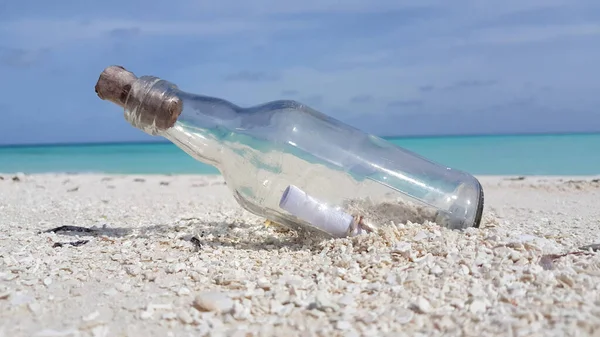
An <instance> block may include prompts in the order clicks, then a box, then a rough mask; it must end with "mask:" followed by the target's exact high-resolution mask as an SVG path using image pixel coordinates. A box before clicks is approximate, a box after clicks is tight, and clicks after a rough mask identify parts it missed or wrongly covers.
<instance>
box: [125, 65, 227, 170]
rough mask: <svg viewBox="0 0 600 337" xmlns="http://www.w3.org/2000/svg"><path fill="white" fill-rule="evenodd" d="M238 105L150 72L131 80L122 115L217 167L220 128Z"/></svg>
mask: <svg viewBox="0 0 600 337" xmlns="http://www.w3.org/2000/svg"><path fill="white" fill-rule="evenodd" d="M238 109H239V108H237V107H236V106H234V105H233V104H231V103H229V102H227V101H225V100H222V99H218V98H212V97H206V96H201V95H194V94H190V93H187V92H184V91H181V90H179V89H178V88H177V86H176V85H174V84H173V83H170V82H168V81H165V80H161V79H158V78H156V77H152V76H142V77H140V78H139V79H137V80H136V81H135V82H133V83H132V84H131V89H130V91H129V95H128V97H127V100H126V102H125V119H126V120H127V121H129V123H131V124H132V125H133V126H134V127H136V128H138V129H140V130H142V131H144V132H145V133H147V134H150V135H154V136H163V137H165V138H167V139H168V140H170V141H171V142H172V143H174V144H175V145H177V146H178V147H179V148H181V149H182V150H183V151H185V152H186V153H187V154H189V155H190V156H192V157H194V158H195V159H197V160H199V161H201V162H204V163H206V164H209V165H213V166H216V167H217V168H220V164H221V153H222V151H223V143H222V138H223V132H224V131H227V129H228V126H229V124H230V123H231V121H233V120H235V118H236V114H237V111H238Z"/></svg>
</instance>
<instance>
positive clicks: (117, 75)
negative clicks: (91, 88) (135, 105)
mask: <svg viewBox="0 0 600 337" xmlns="http://www.w3.org/2000/svg"><path fill="white" fill-rule="evenodd" d="M135 80H137V77H136V76H135V75H134V74H133V73H132V72H130V71H127V70H126V69H125V68H123V67H121V66H109V67H107V68H106V69H104V71H103V72H102V73H101V74H100V78H99V79H98V83H96V88H95V89H96V94H98V97H100V98H101V99H103V100H107V101H111V102H113V103H115V104H117V105H119V106H121V107H125V101H126V100H127V96H128V95H129V91H130V90H131V85H132V84H133V82H134V81H135Z"/></svg>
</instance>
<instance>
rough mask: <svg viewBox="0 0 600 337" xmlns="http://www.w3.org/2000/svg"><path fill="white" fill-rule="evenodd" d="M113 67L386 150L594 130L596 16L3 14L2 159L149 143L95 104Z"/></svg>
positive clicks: (267, 0) (407, 10)
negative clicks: (433, 137) (440, 138)
mask: <svg viewBox="0 0 600 337" xmlns="http://www.w3.org/2000/svg"><path fill="white" fill-rule="evenodd" d="M111 64H119V65H123V66H125V67H126V68H128V69H129V70H131V71H133V72H135V73H136V74H137V75H138V76H140V75H155V76H159V77H162V78H164V79H167V80H170V81H172V82H174V83H176V84H177V85H178V86H179V87H180V88H181V89H183V90H186V91H190V92H195V93H201V94H205V95H213V96H217V97H221V98H225V99H228V100H230V101H232V102H234V103H236V104H238V105H242V106H250V105H254V104H259V103H264V102H267V101H271V100H276V99H287V98H289V99H296V100H299V101H302V102H305V103H307V104H308V105H311V106H312V107H314V108H316V109H318V110H321V111H323V112H325V113H327V114H330V115H332V116H334V117H336V118H338V119H340V120H342V121H345V122H347V123H349V124H351V125H354V126H357V127H359V128H361V129H364V130H366V131H368V132H372V133H376V134H379V135H392V134H396V135H422V134H454V133H458V134H465V133H477V134H480V133H515V132H516V133H521V132H557V131H558V132H574V131H575V132H577V131H600V109H599V107H600V96H599V93H600V1H598V0H577V1H574V0H527V1H523V0H503V1H493V0H488V1H475V0H453V1H447V0H443V1H432V0H419V1H404V0H380V1H375V0H345V1H343V2H338V1H333V0H303V1H283V0H280V1H277V0H255V1H239V0H219V1H201V0H170V1H141V0H132V1H127V2H121V1H117V0H104V1H85V0H73V1H65V0H62V1H59V0H56V1H41V0H36V1H32V0H21V1H2V2H0V78H2V81H0V144H9V143H11V144H14V143H57V142H97V141H135V140H150V139H153V138H151V137H150V136H146V135H144V134H143V133H142V132H141V131H138V130H136V129H134V128H133V127H131V126H130V125H129V124H127V122H126V121H125V120H124V119H123V115H122V111H121V110H119V108H118V107H116V106H114V105H112V104H110V103H108V102H105V101H101V100H100V99H99V98H98V97H97V96H96V94H95V93H94V85H95V83H96V80H97V78H98V75H99V74H100V72H101V71H102V70H103V69H104V68H105V67H106V66H108V65H111Z"/></svg>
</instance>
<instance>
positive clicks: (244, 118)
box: [95, 66, 484, 237]
mask: <svg viewBox="0 0 600 337" xmlns="http://www.w3.org/2000/svg"><path fill="white" fill-rule="evenodd" d="M95 89H96V93H97V94H98V96H99V97H100V98H101V99H104V100H109V101H111V102H113V103H115V104H117V105H119V106H121V107H123V108H124V115H125V119H126V120H127V121H128V122H129V123H130V124H131V125H133V126H134V127H136V128H138V129H140V130H143V131H144V132H146V133H148V134H150V135H155V136H162V137H165V138H167V139H168V140H170V141H171V142H173V143H174V144H176V145H177V146H178V147H179V148H181V149H182V150H183V151H185V152H186V153H188V154H189V155H190V156H192V157H194V158H195V159H197V160H199V161H201V162H203V163H206V164H209V165H213V166H215V167H216V168H217V169H218V170H219V171H220V172H221V174H222V176H223V177H224V179H225V181H226V182H227V186H228V187H229V188H230V189H231V191H232V193H233V195H234V197H235V199H236V200H237V202H238V203H239V204H240V205H241V206H242V207H243V208H245V209H246V210H247V211H249V212H251V213H254V214H256V215H258V216H262V217H264V218H266V219H268V220H271V221H273V222H276V223H279V224H281V225H285V226H288V227H290V228H292V229H295V230H300V231H304V230H309V231H313V232H314V231H316V232H317V233H321V234H328V235H329V236H333V237H345V236H354V235H357V234H359V233H364V232H371V231H374V230H376V229H377V228H378V227H379V226H383V225H386V224H388V223H390V221H393V222H395V223H401V222H406V221H412V222H417V223H423V222H424V221H431V222H436V223H437V224H438V225H440V226H445V227H448V228H452V229H463V228H466V227H478V226H479V223H480V221H481V215H482V210H483V202H484V198H483V189H482V186H481V184H480V183H479V181H478V180H477V179H476V178H475V177H473V176H472V175H470V174H468V173H465V172H462V171H458V170H454V169H452V168H449V167H445V166H442V165H439V164H437V163H434V162H432V161H429V160H427V159H425V158H423V157H421V156H419V155H417V154H415V153H412V152H410V151H407V150H405V149H403V148H401V147H398V146H396V145H394V144H392V143H390V142H388V141H386V140H384V139H382V138H379V137H376V136H374V135H370V134H367V133H365V132H362V131H360V130H358V129H356V128H354V127H351V126H349V125H347V124H344V123H342V122H340V121H338V120H336V119H334V118H332V117H329V116H327V115H325V114H323V113H320V112H318V111H315V110H313V109H311V108H310V107H308V106H306V105H304V104H302V103H299V102H296V101H292V100H280V101H273V102H269V103H266V104H262V105H258V106H254V107H250V108H241V107H238V106H236V105H234V104H232V103H231V102H228V101H226V100H223V99H220V98H214V97H207V96H203V95H198V94H192V93H189V92H185V91H181V90H179V89H178V88H177V86H176V85H174V84H173V83H170V82H168V81H166V80H163V79H159V78H156V77H153V76H142V77H140V78H137V77H136V76H135V75H134V74H133V73H131V72H129V71H127V70H125V69H124V68H123V67H120V66H110V67H108V68H106V69H105V70H104V71H103V72H102V73H101V75H100V77H99V79H98V82H97V84H96V88H95Z"/></svg>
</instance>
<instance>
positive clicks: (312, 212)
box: [279, 185, 362, 237]
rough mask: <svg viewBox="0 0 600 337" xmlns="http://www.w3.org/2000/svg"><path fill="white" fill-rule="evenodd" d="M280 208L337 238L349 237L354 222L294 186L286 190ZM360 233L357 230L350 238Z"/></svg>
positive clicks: (351, 218) (343, 213)
mask: <svg viewBox="0 0 600 337" xmlns="http://www.w3.org/2000/svg"><path fill="white" fill-rule="evenodd" d="M279 207H281V208H282V209H284V210H286V211H287V212H289V213H290V214H292V215H294V216H295V217H297V218H298V219H301V220H304V221H306V222H308V223H309V224H311V225H313V226H315V227H317V228H319V229H321V230H322V231H325V232H327V233H329V234H331V235H333V236H335V237H345V236H348V229H349V228H350V225H352V221H354V217H353V216H352V215H350V214H348V213H346V212H343V211H340V210H337V209H335V208H332V207H330V206H328V205H326V204H325V203H324V202H321V201H319V200H317V199H315V198H313V197H311V196H310V195H308V194H307V193H306V192H304V191H302V190H301V189H299V188H298V187H296V186H294V185H290V186H288V187H287V188H286V189H285V191H284V192H283V195H282V196H281V200H280V201H279ZM360 232H362V230H361V229H360V228H357V229H355V230H354V231H353V233H350V236H354V235H356V234H359V233H360Z"/></svg>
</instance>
